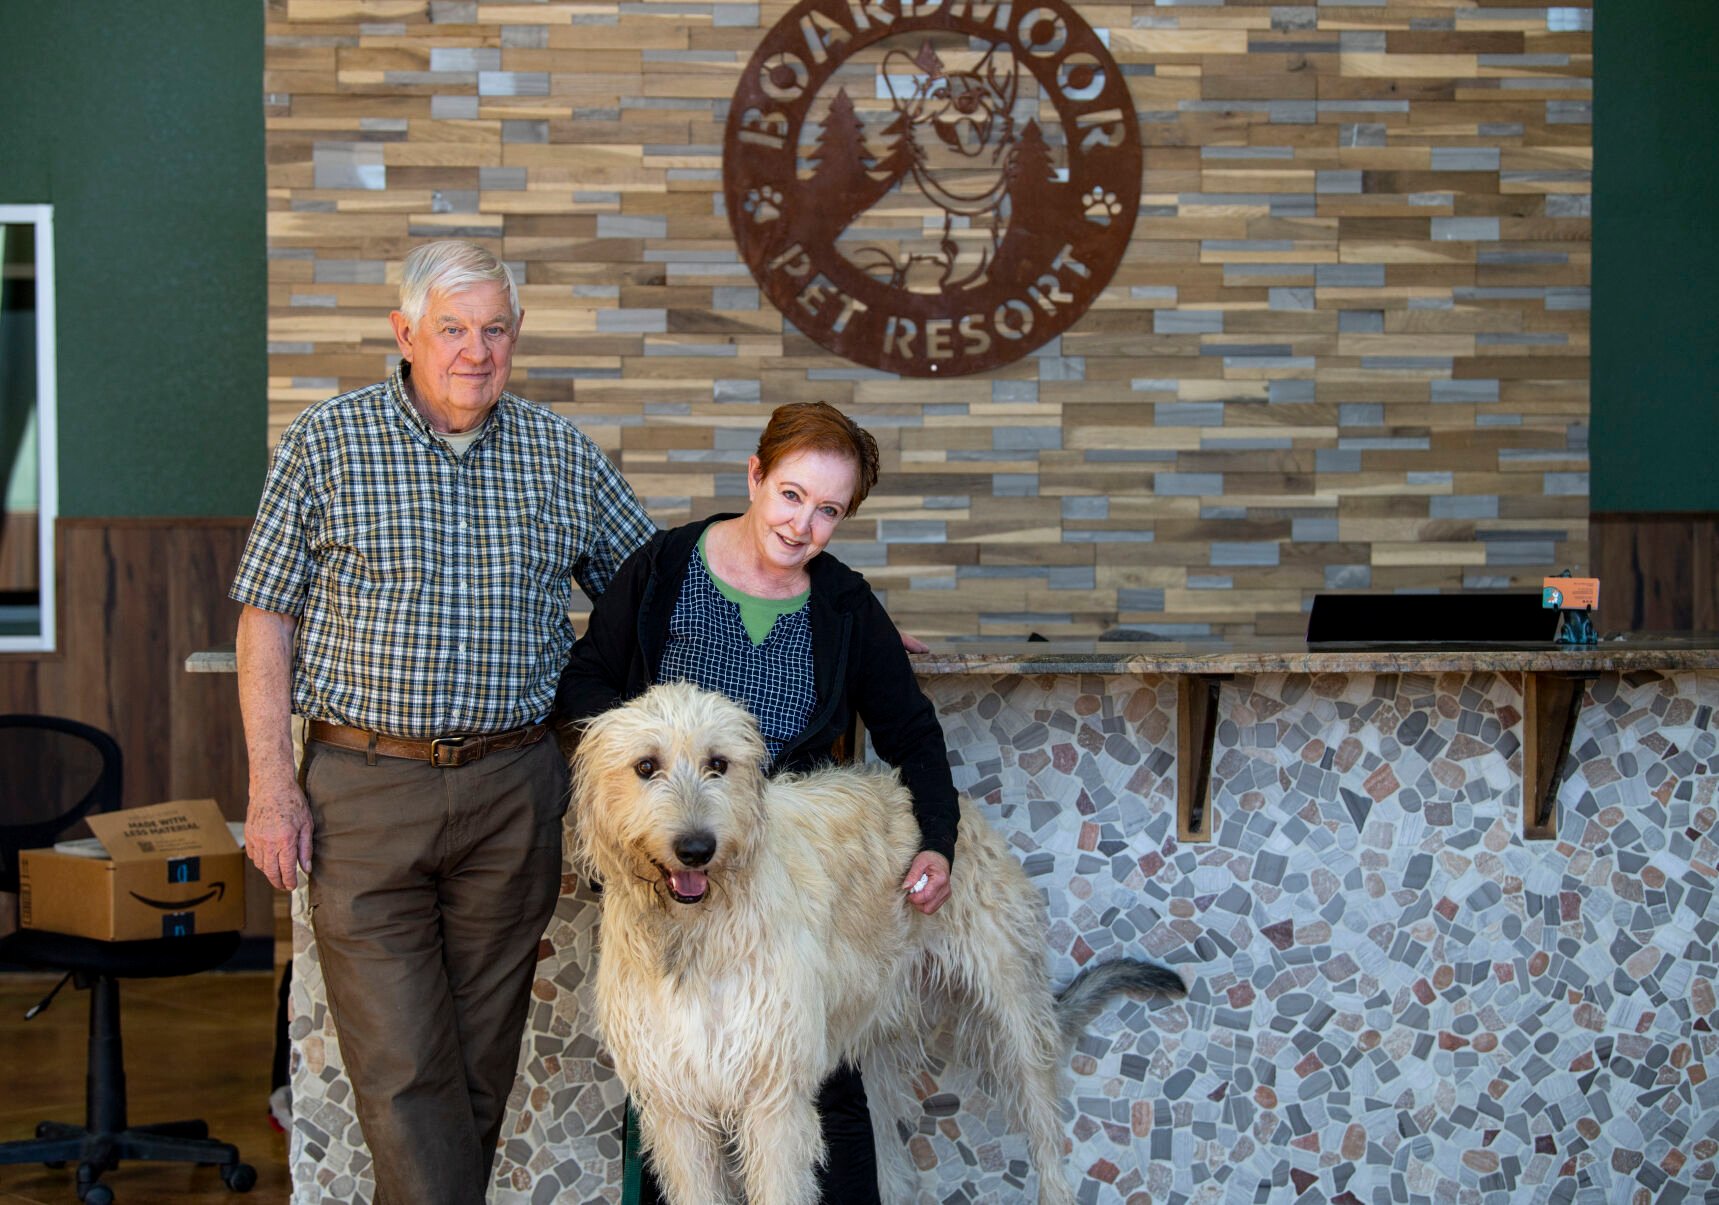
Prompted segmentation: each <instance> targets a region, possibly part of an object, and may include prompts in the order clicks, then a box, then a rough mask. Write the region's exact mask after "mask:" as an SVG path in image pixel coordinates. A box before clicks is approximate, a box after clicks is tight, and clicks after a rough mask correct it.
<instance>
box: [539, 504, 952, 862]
mask: <svg viewBox="0 0 1719 1205" xmlns="http://www.w3.org/2000/svg"><path fill="white" fill-rule="evenodd" d="M732 517H733V516H731V515H715V516H713V517H711V518H709V519H703V520H700V521H699V522H696V523H689V524H687V525H686V526H684V527H677V528H675V529H674V530H672V531H659V532H658V533H657V534H656V535H654V536H652V537H651V539H650V540H649V542H647V543H646V544H645V546H644V547H642V548H640V549H639V550H638V551H637V552H635V553H633V555H632V556H630V557H628V558H627V561H626V563H625V564H623V565H622V566H621V568H620V571H619V572H618V573H616V575H615V579H614V581H612V582H611V583H610V584H609V588H608V590H606V591H605V592H604V593H603V597H602V598H600V599H598V600H597V602H596V605H595V606H594V608H593V609H592V611H591V622H590V624H589V625H588V626H587V628H586V630H585V635H584V636H582V637H580V639H579V641H578V643H576V644H575V645H574V646H573V653H572V656H571V657H570V658H569V659H568V662H567V668H566V670H564V671H563V672H562V675H561V685H560V687H559V689H558V690H557V691H556V694H555V710H556V714H557V717H558V718H559V719H560V721H561V722H563V723H572V722H576V721H579V720H583V719H588V718H590V717H591V716H594V715H598V714H600V713H601V712H604V711H607V710H608V709H609V708H611V707H614V706H615V705H616V704H618V703H621V702H623V701H625V700H627V699H631V698H633V697H634V696H636V695H640V694H643V693H644V692H645V691H646V690H648V689H649V688H650V687H651V686H652V685H653V684H654V683H655V681H656V668H657V666H658V665H659V664H660V663H661V660H662V651H663V645H664V644H665V643H666V641H667V639H668V629H669V618H670V616H672V615H673V614H674V608H675V603H676V602H678V601H679V599H680V590H681V583H682V582H683V581H685V579H686V571H687V566H688V565H690V564H691V563H692V558H693V557H694V556H695V555H696V549H697V547H698V538H699V536H700V535H701V534H703V532H704V529H705V528H706V527H708V526H709V525H710V524H712V523H715V522H718V521H720V520H722V519H727V518H732ZM806 571H807V573H808V575H809V576H810V577H811V579H812V591H811V600H810V604H809V605H810V612H811V624H812V673H813V680H814V684H815V686H816V689H817V702H816V703H815V704H814V706H815V708H816V710H815V712H814V713H813V715H812V718H811V720H810V721H809V722H808V723H807V724H806V727H805V728H804V729H802V730H801V731H800V733H799V734H798V735H797V736H795V737H794V739H793V740H791V741H789V742H788V744H787V745H786V746H784V747H783V749H782V753H781V755H780V756H779V757H778V758H777V759H776V766H775V768H776V770H778V771H780V770H809V769H812V768H813V767H814V766H817V765H820V764H822V763H824V762H827V761H829V760H830V756H831V750H832V749H833V748H834V746H835V743H836V741H837V740H839V739H840V738H841V737H842V735H843V734H844V733H846V732H847V730H848V726H849V720H850V718H851V717H852V716H853V715H854V714H855V713H858V715H859V717H860V719H861V720H863V721H864V722H865V726H866V730H867V731H868V732H869V733H870V734H871V740H872V744H873V745H874V746H875V747H876V749H877V752H878V754H879V755H880V756H881V757H882V758H883V759H884V760H885V761H886V762H888V763H889V764H890V765H892V766H895V767H896V768H897V769H898V770H900V771H901V778H902V781H903V782H904V783H905V784H906V785H907V789H908V790H909V791H910V792H912V794H913V814H914V817H915V818H916V819H917V820H918V821H919V831H920V847H921V848H922V849H929V850H935V851H936V852H937V853H940V854H942V855H943V856H944V857H945V858H948V859H949V860H950V862H951V863H953V861H954V858H955V831H956V826H957V824H958V822H959V811H958V804H957V800H956V795H955V782H954V779H953V778H951V776H950V774H949V754H948V749H947V747H946V746H945V744H944V742H943V728H942V726H941V725H940V724H939V723H938V722H937V712H936V709H935V708H933V707H932V705H931V700H930V699H927V698H926V697H925V693H924V692H923V691H921V690H920V689H919V683H918V682H917V681H915V680H914V677H913V667H912V666H911V665H910V664H909V663H908V660H907V653H906V650H904V649H903V648H902V647H901V635H900V633H899V632H898V631H897V630H896V627H895V624H894V623H892V622H891V621H890V618H889V615H888V614H887V613H885V611H884V609H883V606H882V604H880V603H879V602H878V601H877V596H876V595H874V594H873V593H872V592H871V587H870V586H869V585H867V584H866V580H865V578H863V577H861V576H860V575H859V574H857V573H855V572H854V571H853V570H852V569H849V568H848V567H847V566H846V565H844V564H842V563H841V562H840V561H838V560H836V558H835V557H833V556H831V555H830V554H829V553H827V552H826V553H821V554H819V555H818V556H817V557H815V558H813V560H812V561H811V562H810V563H809V564H808V565H807V566H806ZM903 869H904V870H905V869H906V868H905V867H903Z"/></svg>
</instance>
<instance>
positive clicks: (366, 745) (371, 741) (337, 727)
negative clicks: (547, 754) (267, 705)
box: [306, 720, 549, 768]
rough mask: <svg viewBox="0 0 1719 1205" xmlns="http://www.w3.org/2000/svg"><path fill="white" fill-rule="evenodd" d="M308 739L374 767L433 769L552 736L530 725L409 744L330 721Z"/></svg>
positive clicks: (319, 723)
mask: <svg viewBox="0 0 1719 1205" xmlns="http://www.w3.org/2000/svg"><path fill="white" fill-rule="evenodd" d="M307 727H308V730H307V732H306V735H307V736H308V737H309V739H311V740H313V741H321V742H322V743H323V744H325V745H333V746H335V747H336V748H340V749H351V750H353V751H354V752H356V753H364V754H368V755H369V757H370V760H371V764H372V765H374V764H375V760H376V758H377V757H378V756H381V757H409V758H412V759H414V760H415V761H427V762H429V763H430V764H431V765H432V766H438V767H444V768H445V767H450V766H463V765H465V764H466V763H467V762H474V761H476V760H477V759H478V758H480V757H482V756H483V755H484V754H486V753H505V752H507V751H508V750H509V749H524V748H525V747H527V746H528V745H535V744H536V743H537V742H538V741H540V740H542V739H543V738H544V737H546V736H548V735H549V725H547V724H527V725H526V726H525V727H523V728H511V729H509V730H508V731H506V732H493V733H489V734H482V733H476V734H473V735H471V736H438V737H436V738H435V739H434V740H427V741H419V740H409V739H407V738H406V737H400V736H383V735H382V734H381V733H379V732H367V731H365V730H364V729H363V728H348V727H347V726H346V725H344V724H330V723H329V722H328V721H327V720H311V721H310V723H309V725H308V726H307Z"/></svg>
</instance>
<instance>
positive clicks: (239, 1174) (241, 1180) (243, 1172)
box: [221, 1163, 257, 1192]
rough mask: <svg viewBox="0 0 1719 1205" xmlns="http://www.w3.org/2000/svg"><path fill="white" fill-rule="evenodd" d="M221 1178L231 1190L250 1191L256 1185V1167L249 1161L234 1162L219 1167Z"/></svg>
mask: <svg viewBox="0 0 1719 1205" xmlns="http://www.w3.org/2000/svg"><path fill="white" fill-rule="evenodd" d="M221 1180H222V1181H223V1182H224V1183H225V1184H226V1186H227V1187H228V1188H229V1189H231V1190H232V1191H233V1192H250V1191H251V1189H252V1188H254V1187H256V1183H257V1169H256V1168H254V1167H252V1166H251V1165H250V1164H249V1163H235V1164H233V1165H232V1166H231V1167H223V1168H222V1169H221Z"/></svg>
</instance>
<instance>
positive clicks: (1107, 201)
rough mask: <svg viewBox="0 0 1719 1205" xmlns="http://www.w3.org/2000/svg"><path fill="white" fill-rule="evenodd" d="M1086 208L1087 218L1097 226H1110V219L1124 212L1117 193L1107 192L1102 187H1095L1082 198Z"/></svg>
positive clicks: (1081, 201) (1082, 203)
mask: <svg viewBox="0 0 1719 1205" xmlns="http://www.w3.org/2000/svg"><path fill="white" fill-rule="evenodd" d="M1080 203H1081V205H1082V206H1083V207H1084V209H1085V217H1086V220H1087V221H1089V222H1091V223H1092V224H1093V225H1095V226H1108V225H1110V220H1111V219H1112V218H1114V217H1116V216H1117V215H1118V214H1119V213H1121V212H1122V202H1120V201H1118V200H1117V199H1116V194H1115V193H1113V192H1106V191H1105V190H1104V189H1102V188H1094V189H1092V190H1090V191H1089V192H1087V194H1086V195H1085V196H1083V197H1081V198H1080Z"/></svg>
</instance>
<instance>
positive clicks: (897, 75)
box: [883, 43, 1019, 159]
mask: <svg viewBox="0 0 1719 1205" xmlns="http://www.w3.org/2000/svg"><path fill="white" fill-rule="evenodd" d="M996 52H997V48H996V47H995V46H992V47H991V48H990V49H988V50H986V52H985V55H984V57H983V58H981V59H980V60H979V62H978V63H977V64H976V65H975V66H974V68H973V69H972V70H971V71H949V70H947V69H946V68H945V67H944V65H943V61H942V60H941V59H940V58H939V57H938V56H937V52H936V51H934V50H933V49H932V48H931V45H930V44H929V43H927V44H925V45H924V46H922V47H921V48H920V51H919V54H918V55H917V56H914V57H911V58H910V57H909V56H908V55H907V54H905V53H904V52H902V51H900V50H891V51H890V52H889V53H888V54H886V55H885V56H884V65H883V81H884V86H885V87H886V88H888V89H889V95H890V100H891V101H892V102H893V103H894V105H895V108H896V111H897V112H899V113H901V114H903V115H904V116H905V117H906V118H907V123H908V125H907V129H908V133H909V136H910V137H911V136H912V130H913V127H914V126H920V125H929V126H930V127H931V130H932V132H933V133H935V134H936V135H937V137H938V139H939V140H940V141H941V142H942V143H943V145H944V146H946V147H948V148H949V149H950V150H951V151H954V152H956V154H957V155H959V156H960V157H961V158H962V159H975V158H977V157H978V156H979V155H980V154H981V153H982V152H985V151H991V152H993V153H995V152H996V151H998V150H1000V149H1001V148H1002V146H1003V145H1004V144H1006V143H1008V142H1010V141H1012V140H1013V123H1012V120H1011V118H1010V113H1011V110H1013V108H1014V105H1015V92H1016V88H1017V83H1018V79H1019V69H1018V68H1017V67H1016V66H1015V64H1014V61H1013V60H1012V59H1010V60H1008V61H1007V62H1005V63H999V62H998V61H997V53H996Z"/></svg>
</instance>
